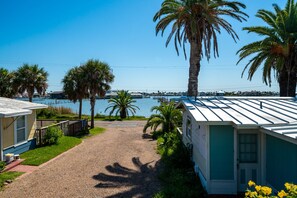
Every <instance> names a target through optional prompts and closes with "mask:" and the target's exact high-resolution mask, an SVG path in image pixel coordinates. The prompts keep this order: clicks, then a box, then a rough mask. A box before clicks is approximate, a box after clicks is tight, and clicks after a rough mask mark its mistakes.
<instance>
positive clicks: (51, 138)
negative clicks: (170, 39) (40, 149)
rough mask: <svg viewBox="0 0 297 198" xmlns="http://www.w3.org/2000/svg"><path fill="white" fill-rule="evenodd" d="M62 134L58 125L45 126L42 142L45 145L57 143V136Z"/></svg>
mask: <svg viewBox="0 0 297 198" xmlns="http://www.w3.org/2000/svg"><path fill="white" fill-rule="evenodd" d="M62 136H63V131H62V130H61V129H59V128H58V127H49V128H47V130H46V132H45V135H44V139H43V141H44V143H45V144H47V145H50V144H58V141H59V138H60V137H62Z"/></svg>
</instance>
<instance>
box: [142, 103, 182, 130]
mask: <svg viewBox="0 0 297 198" xmlns="http://www.w3.org/2000/svg"><path fill="white" fill-rule="evenodd" d="M151 111H155V112H156V113H155V114H152V115H151V116H150V117H149V119H148V121H147V123H146V125H145V126H144V128H143V132H144V133H145V132H146V130H147V129H148V128H149V127H150V128H151V129H153V131H156V130H157V128H158V127H159V126H160V125H161V127H162V129H161V130H162V132H172V131H173V130H175V129H176V127H178V125H179V124H180V123H181V120H182V114H181V112H180V111H179V110H178V109H176V108H175V105H174V103H173V102H170V103H168V104H166V103H161V105H160V106H154V107H152V109H151Z"/></svg>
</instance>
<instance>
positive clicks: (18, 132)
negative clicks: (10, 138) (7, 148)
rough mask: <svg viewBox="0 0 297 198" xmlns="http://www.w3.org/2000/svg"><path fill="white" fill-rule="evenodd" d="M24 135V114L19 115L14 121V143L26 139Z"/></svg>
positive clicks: (25, 130)
mask: <svg viewBox="0 0 297 198" xmlns="http://www.w3.org/2000/svg"><path fill="white" fill-rule="evenodd" d="M26 135H27V129H26V116H20V117H18V118H17V120H16V121H15V143H16V144H18V143H21V142H24V141H26Z"/></svg>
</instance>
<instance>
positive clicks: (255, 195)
mask: <svg viewBox="0 0 297 198" xmlns="http://www.w3.org/2000/svg"><path fill="white" fill-rule="evenodd" d="M248 186H249V189H248V190H247V191H246V193H245V197H246V198H266V197H267V198H293V197H294V198H295V197H297V185H294V184H290V183H285V188H286V190H281V191H279V192H278V193H277V196H275V195H271V194H272V189H271V188H269V187H267V186H260V185H257V184H256V183H255V182H253V181H249V183H248Z"/></svg>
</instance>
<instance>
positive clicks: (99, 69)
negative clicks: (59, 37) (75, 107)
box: [81, 59, 114, 128]
mask: <svg viewBox="0 0 297 198" xmlns="http://www.w3.org/2000/svg"><path fill="white" fill-rule="evenodd" d="M81 68H82V72H83V81H84V82H85V88H86V91H87V93H88V95H89V97H90V104H91V128H94V108H95V103H96V95H98V96H100V97H102V96H104V95H105V93H106V91H108V90H110V83H112V82H113V79H114V75H113V74H112V72H111V69H110V67H109V65H108V64H107V63H104V62H101V61H99V60H93V59H91V60H89V61H88V62H87V63H86V64H85V65H83V66H82V67H81Z"/></svg>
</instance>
